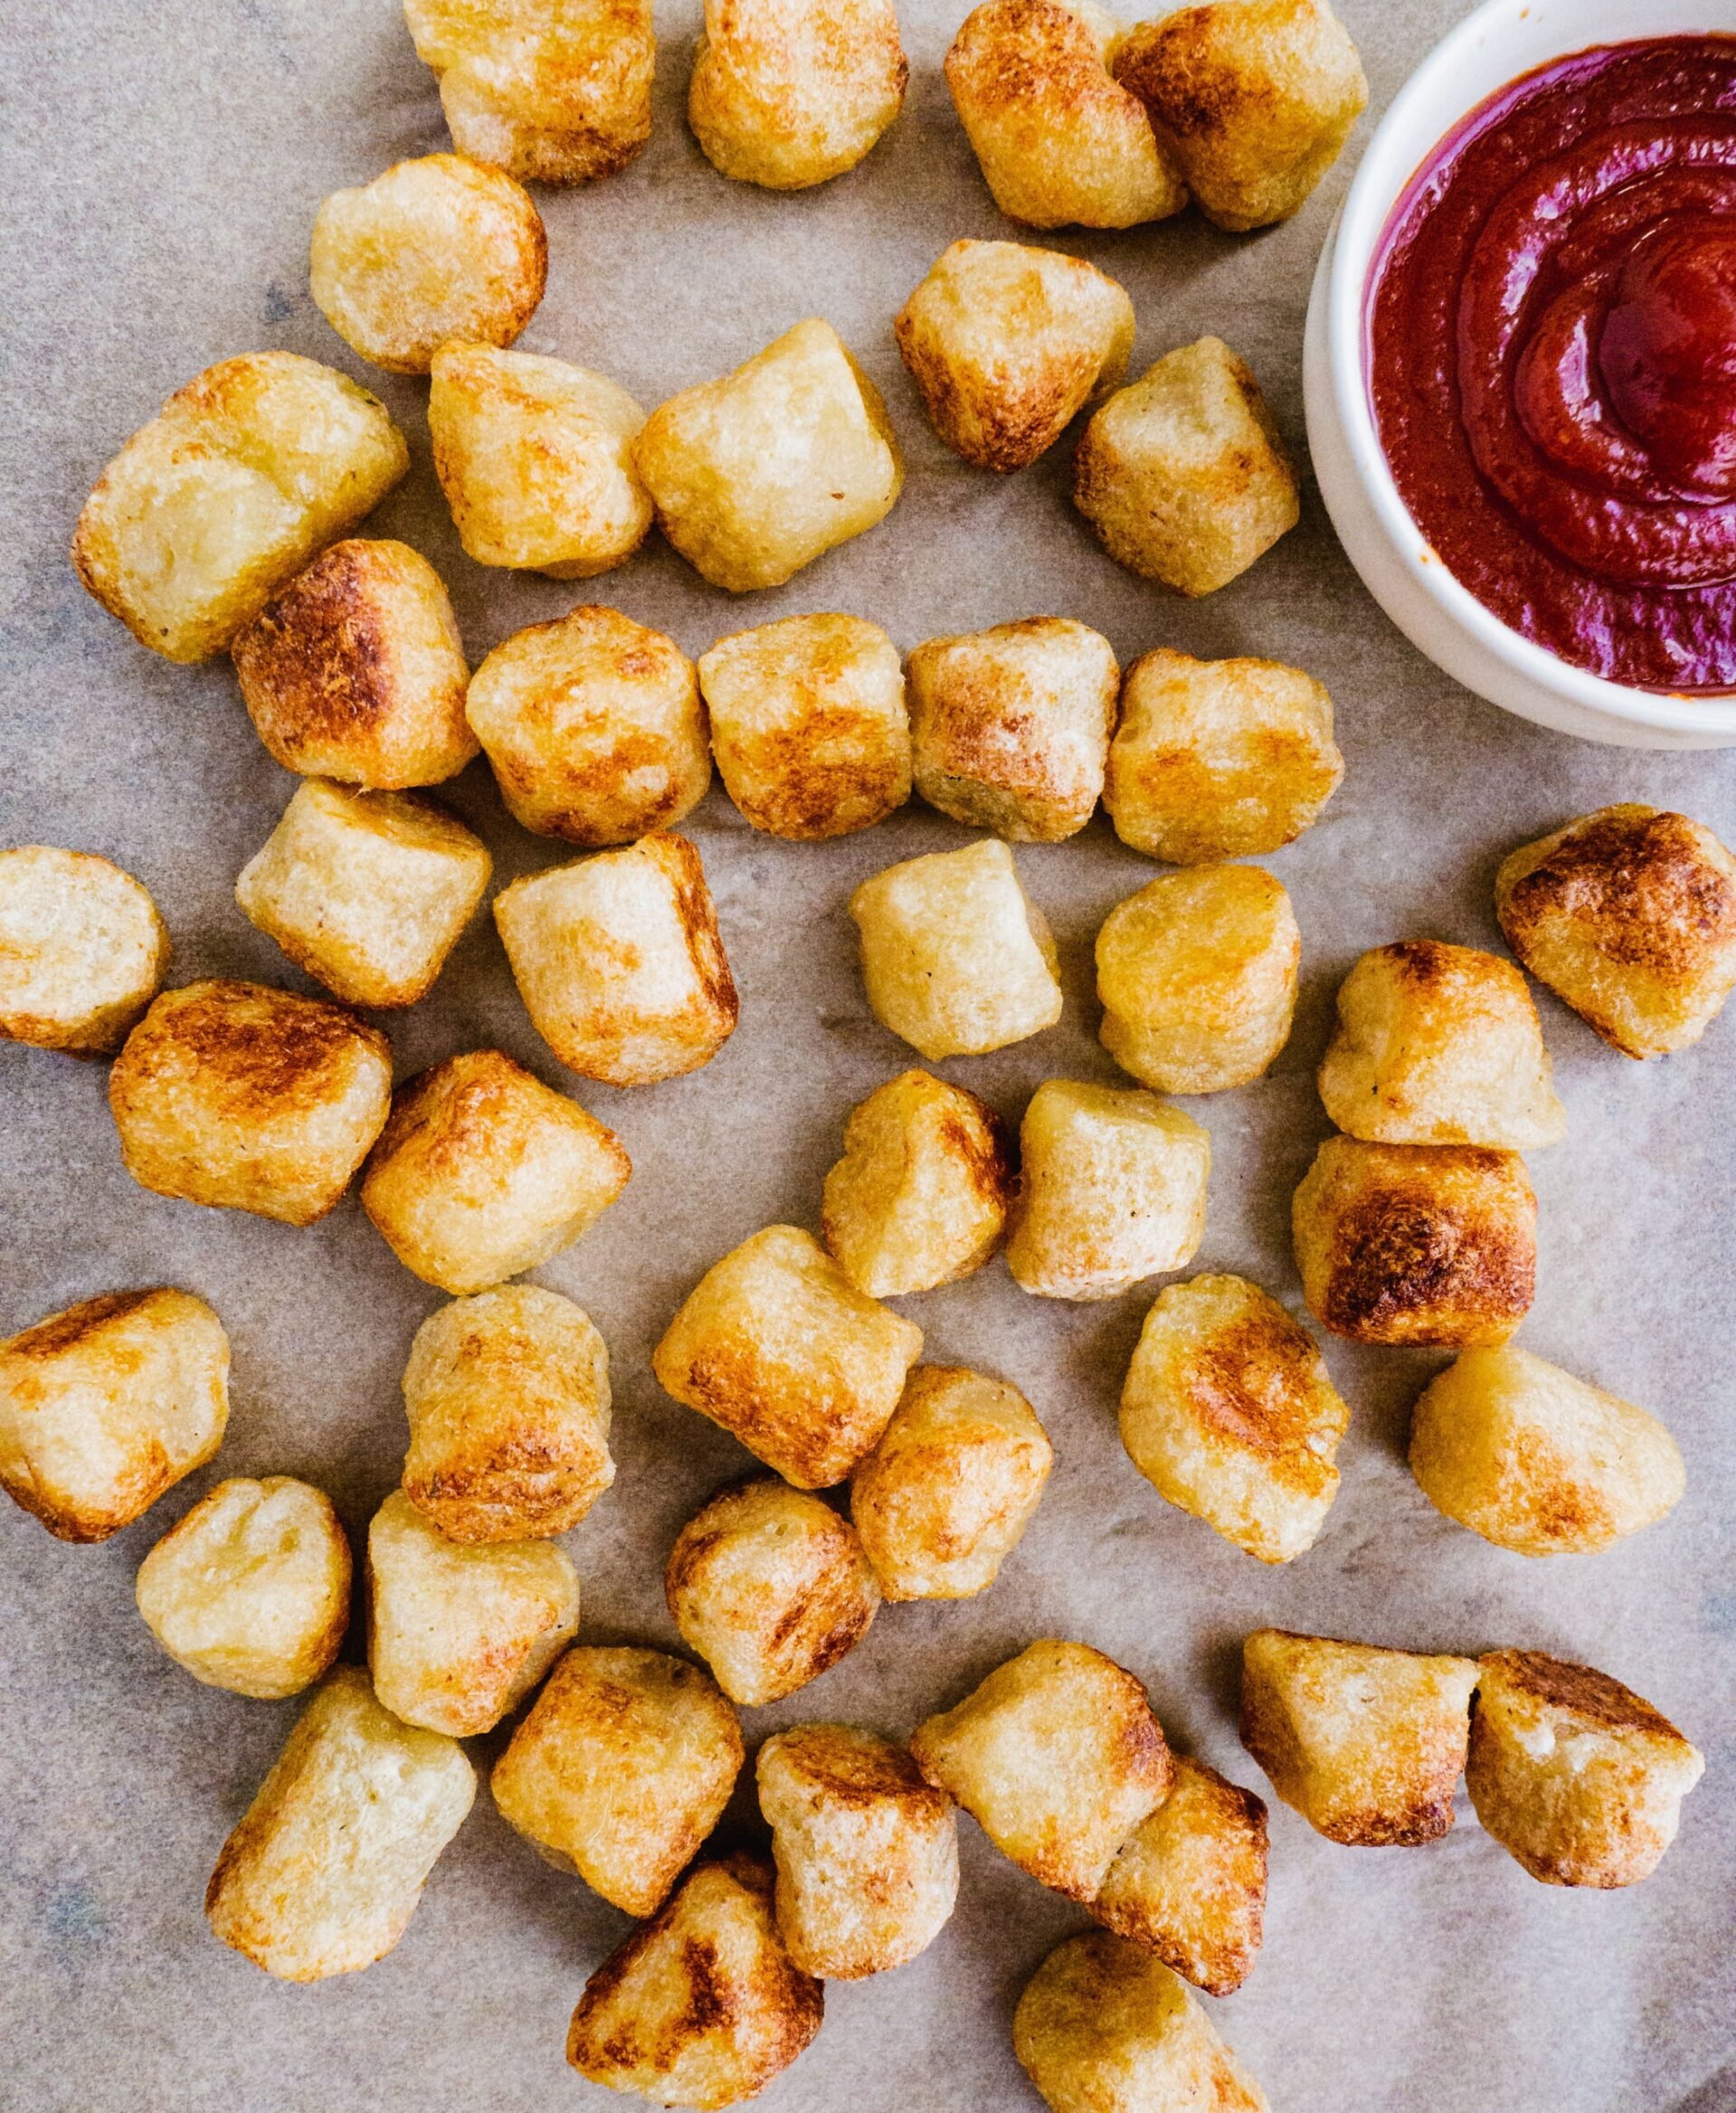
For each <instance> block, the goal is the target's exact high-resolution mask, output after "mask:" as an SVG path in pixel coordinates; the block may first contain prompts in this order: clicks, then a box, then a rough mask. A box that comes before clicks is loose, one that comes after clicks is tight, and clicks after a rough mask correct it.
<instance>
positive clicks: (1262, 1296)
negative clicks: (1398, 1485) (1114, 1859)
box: [1121, 1277, 1350, 1971]
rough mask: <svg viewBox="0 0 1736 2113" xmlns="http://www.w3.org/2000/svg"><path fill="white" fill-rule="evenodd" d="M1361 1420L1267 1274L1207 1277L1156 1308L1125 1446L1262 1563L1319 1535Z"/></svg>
mask: <svg viewBox="0 0 1736 2113" xmlns="http://www.w3.org/2000/svg"><path fill="white" fill-rule="evenodd" d="M1349 1424H1350V1410H1349V1409H1348V1408H1347V1407H1346V1406H1345V1403H1344V1400H1343V1398H1342V1396H1341V1395H1340V1394H1339V1393H1338V1391H1337V1390H1336V1389H1335V1387H1334V1385H1333V1383H1332V1380H1331V1377H1330V1375H1329V1374H1328V1373H1327V1371H1326V1360H1325V1358H1323V1357H1322V1356H1321V1354H1320V1353H1319V1351H1318V1350H1317V1349H1316V1347H1315V1344H1314V1338H1313V1337H1312V1336H1311V1335H1309V1334H1308V1332H1307V1329H1306V1328H1304V1327H1301V1326H1299V1325H1297V1323H1296V1322H1295V1321H1293V1320H1292V1319H1291V1318H1290V1316H1289V1315H1288V1314H1287V1313H1286V1312H1285V1310H1284V1308H1283V1307H1282V1306H1279V1305H1278V1301H1277V1300H1276V1299H1275V1298H1271V1297H1268V1295H1267V1294H1266V1293H1265V1292H1263V1291H1262V1290H1260V1288H1259V1286H1258V1285H1255V1284H1250V1283H1248V1282H1247V1281H1246V1280H1245V1279H1244V1278H1241V1277H1195V1278H1194V1280H1193V1281H1192V1283H1189V1284H1172V1285H1170V1286H1169V1287H1168V1288H1167V1289H1166V1290H1165V1291H1164V1292H1163V1293H1162V1294H1161V1296H1160V1297H1158V1299H1157V1302H1156V1305H1155V1306H1153V1307H1152V1309H1151V1311H1150V1312H1149V1313H1148V1314H1147V1315H1146V1325H1145V1326H1144V1328H1143V1329H1141V1331H1140V1335H1139V1346H1138V1348H1137V1350H1136V1351H1135V1352H1134V1354H1133V1363H1131V1365H1129V1366H1128V1368H1127V1383H1126V1385H1125V1386H1124V1387H1123V1388H1122V1390H1121V1442H1122V1444H1123V1445H1124V1446H1126V1448H1127V1457H1128V1458H1129V1459H1131V1460H1132V1462H1133V1464H1134V1466H1135V1467H1137V1468H1138V1470H1139V1472H1140V1473H1141V1474H1142V1475H1143V1476H1145V1477H1146V1481H1147V1482H1149V1483H1150V1484H1151V1486H1152V1487H1153V1488H1154V1489H1155V1490H1156V1492H1157V1494H1158V1495H1159V1496H1162V1497H1166V1498H1167V1499H1168V1500H1169V1502H1170V1503H1171V1504H1173V1505H1179V1506H1180V1507H1181V1509H1182V1510H1183V1511H1184V1512H1192V1513H1193V1514H1194V1517H1195V1518H1197V1519H1203V1520H1204V1521H1205V1523H1206V1524H1207V1525H1208V1526H1210V1527H1212V1530H1213V1531H1214V1532H1216V1533H1222V1535H1223V1537H1224V1539H1225V1540H1226V1541H1230V1542H1234V1544H1235V1545H1236V1546H1237V1547H1238V1548H1245V1549H1246V1550H1247V1551H1248V1552H1249V1554H1250V1555H1257V1556H1258V1557H1259V1558H1260V1561H1262V1562H1291V1561H1294V1560H1295V1559H1296V1557H1297V1556H1298V1555H1301V1554H1302V1553H1304V1552H1306V1551H1307V1549H1309V1548H1312V1547H1313V1545H1314V1543H1315V1542H1316V1539H1317V1538H1318V1536H1319V1533H1320V1529H1321V1528H1322V1527H1323V1526H1324V1525H1325V1524H1326V1514H1327V1513H1328V1512H1329V1511H1330V1510H1331V1508H1332V1500H1333V1498H1334V1497H1335V1496H1336V1495H1337V1494H1338V1470H1337V1468H1336V1467H1335V1466H1334V1465H1333V1456H1334V1455H1335V1453H1336V1452H1337V1450H1338V1441H1339V1440H1340V1439H1342V1438H1343V1437H1344V1432H1345V1430H1346V1429H1348V1427H1349ZM1174 1963H1175V1962H1174V1961H1173V1960H1172V1961H1171V1964H1172V1965H1174ZM1178 1971H1179V1969H1178Z"/></svg>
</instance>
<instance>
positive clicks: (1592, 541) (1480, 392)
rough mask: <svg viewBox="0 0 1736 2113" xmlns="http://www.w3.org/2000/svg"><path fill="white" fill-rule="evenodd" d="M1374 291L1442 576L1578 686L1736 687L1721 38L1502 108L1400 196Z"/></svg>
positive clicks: (1725, 42)
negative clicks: (1585, 681)
mask: <svg viewBox="0 0 1736 2113" xmlns="http://www.w3.org/2000/svg"><path fill="white" fill-rule="evenodd" d="M1371 285H1372V292H1371V295H1370V298H1369V304H1368V314H1367V354H1366V357H1367V371H1368V386H1369V392H1370V396H1371V399H1372V401H1373V410H1374V417H1375V420H1376V423H1377V425H1378V427H1379V429H1380V435H1381V442H1382V448H1384V450H1385V454H1386V458H1387V461H1388V463H1389V464H1390V466H1391V467H1392V475H1393V478H1394V480H1395V482H1396V483H1397V485H1398V487H1399V491H1400V494H1401V496H1402V497H1403V499H1404V502H1405V505H1407V506H1408V507H1409V509H1410V511H1411V516H1412V518H1413V519H1414V520H1415V522H1416V524H1417V526H1418V528H1419V529H1420V532H1421V533H1422V534H1423V536H1424V537H1425V538H1426V540H1427V541H1428V542H1429V545H1430V546H1431V547H1432V549H1433V551H1434V552H1435V554H1436V556H1438V557H1439V560H1440V561H1441V562H1442V563H1444V564H1445V565H1446V566H1447V567H1448V570H1449V571H1451V572H1452V573H1453V575H1454V576H1455V578H1457V579H1458V580H1459V581H1460V582H1461V583H1462V584H1463V585H1464V586H1465V587H1466V588H1467V589H1468V590H1469V591H1470V592H1471V593H1472V594H1474V595H1475V596H1476V597H1477V599H1478V600H1479V601H1480V602H1482V603H1483V604H1484V605H1485V607H1486V608H1489V609H1490V610H1492V611H1493V612H1494V614H1495V616H1497V617H1499V618H1501V620H1502V621H1503V622H1504V623H1505V624H1507V625H1508V626H1509V627H1511V628H1512V629H1514V630H1515V631H1517V632H1519V633H1520V634H1521V635H1522V636H1523V637H1527V638H1530V639H1533V640H1534V641H1535V642H1536V643H1537V644H1538V645H1540V646H1545V647H1547V648H1548V649H1549V650H1550V651H1551V652H1552V653H1554V654H1555V655H1556V656H1558V657H1560V658H1561V659H1562V660H1564V661H1568V662H1570V663H1571V664H1572V665H1575V666H1577V667H1583V668H1588V669H1590V671H1591V672H1592V673H1594V674H1600V675H1605V676H1607V677H1609V679H1610V680H1611V681H1614V682H1618V683H1626V684H1631V685H1633V686H1635V687H1637V688H1642V689H1654V690H1667V691H1696V690H1698V691H1725V690H1731V689H1736V38H1732V37H1718V36H1679V37H1659V38H1655V39H1648V40H1646V41H1643V42H1636V43H1625V44H1615V45H1609V46H1604V47H1602V48H1599V49H1598V50H1595V51H1590V52H1581V53H1580V54H1579V55H1578V56H1577V57H1575V58H1571V59H1566V60H1562V61H1558V62H1557V63H1555V64H1553V65H1551V66H1547V67H1544V68H1543V69H1542V70H1540V71H1538V72H1535V73H1532V74H1527V75H1526V76H1525V77H1524V79H1523V80H1517V81H1514V83H1513V84H1512V85H1511V86H1510V87H1508V88H1506V89H1504V90H1502V91H1501V92H1500V93H1499V94H1498V95H1496V96H1494V97H1492V98H1491V99H1490V100H1489V101H1488V102H1486V103H1485V104H1484V105H1483V106H1482V107H1481V108H1479V109H1477V110H1476V111H1474V112H1473V113H1472V114H1471V116H1470V117H1469V118H1467V119H1466V120H1465V121H1464V123H1463V124H1462V125H1461V126H1459V127H1458V129H1457V130H1456V131H1454V132H1453V133H1451V134H1450V135H1449V136H1448V137H1447V138H1446V139H1445V140H1443V141H1442V142H1441V144H1440V145H1439V146H1438V147H1437V148H1436V150H1435V152H1434V153H1433V155H1432V156H1430V157H1429V161H1428V162H1427V163H1426V164H1425V165H1424V166H1423V167H1422V169H1421V170H1420V172H1419V174H1418V175H1416V176H1415V177H1413V178H1412V180H1411V184H1410V186H1409V188H1408V189H1407V191H1406V192H1405V193H1404V195H1403V197H1402V198H1401V200H1400V201H1399V203H1398V205H1397V207H1396V208H1395V210H1394V212H1393V214H1392V220H1391V221H1390V222H1389V223H1388V226H1387V230H1386V232H1385V235H1384V237H1383V239H1382V248H1381V252H1380V255H1379V257H1378V258H1377V259H1376V262H1375V266H1374V269H1373V275H1372V279H1371Z"/></svg>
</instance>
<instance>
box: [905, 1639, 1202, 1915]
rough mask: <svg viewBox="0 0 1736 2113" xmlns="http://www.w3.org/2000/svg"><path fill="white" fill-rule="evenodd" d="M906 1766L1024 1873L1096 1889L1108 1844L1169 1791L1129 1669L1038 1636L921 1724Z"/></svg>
mask: <svg viewBox="0 0 1736 2113" xmlns="http://www.w3.org/2000/svg"><path fill="white" fill-rule="evenodd" d="M910 1751H911V1753H912V1754H914V1756H915V1757H916V1765H917V1766H918V1768H920V1769H921V1771H922V1773H923V1775H924V1776H925V1777H926V1778H928V1780H929V1782H930V1783H932V1784H934V1785H935V1786H936V1788H939V1789H942V1790H945V1791H946V1792H947V1793H948V1796H949V1797H953V1798H955V1799H957V1801H958V1803H959V1804H960V1805H962V1806H964V1808H965V1810H966V1811H967V1813H969V1814H970V1816H971V1817H972V1818H973V1819H975V1820H976V1821H977V1824H978V1825H980V1826H981V1828H982V1830H983V1832H984V1833H985V1834H986V1835H987V1836H988V1838H989V1840H990V1841H991V1842H993V1843H994V1844H995V1847H996V1848H997V1849H998V1850H1000V1852H1001V1853H1002V1854H1003V1855H1005V1856H1008V1857H1010V1858H1011V1859H1012V1861H1013V1862H1014V1863H1016V1864H1017V1865H1018V1866H1019V1868H1020V1869H1021V1870H1022V1871H1028V1872H1030V1873H1031V1875H1032V1877H1033V1878H1037V1879H1041V1880H1042V1881H1043V1884H1044V1885H1046V1886H1052V1887H1053V1889H1054V1890H1055V1891H1057V1892H1059V1893H1065V1894H1066V1895H1067V1897H1068V1899H1069V1900H1074V1901H1091V1900H1095V1899H1096V1897H1097V1892H1098V1889H1099V1886H1100V1885H1101V1884H1102V1883H1103V1879H1104V1876H1105V1873H1106V1872H1108V1870H1109V1864H1110V1863H1111V1862H1112V1860H1113V1858H1114V1856H1115V1853H1116V1851H1117V1850H1118V1848H1119V1847H1120V1846H1121V1844H1122V1843H1123V1842H1125V1841H1126V1840H1127V1836H1128V1835H1130V1834H1131V1833H1132V1832H1133V1830H1134V1828H1135V1827H1137V1825H1139V1823H1140V1821H1141V1820H1143V1819H1144V1818H1145V1817H1146V1815H1147V1814H1148V1813H1150V1812H1151V1811H1153V1810H1154V1809H1155V1808H1156V1806H1158V1805H1160V1804H1161V1803H1162V1802H1163V1800H1164V1799H1165V1797H1167V1796H1168V1794H1169V1787H1170V1779H1171V1768H1170V1759H1169V1748H1168V1747H1167V1746H1166V1745H1165V1741H1164V1734H1163V1730H1162V1728H1161V1726H1160V1725H1159V1724H1158V1722H1157V1720H1156V1717H1154V1716H1153V1715H1152V1713H1151V1704H1150V1703H1149V1702H1148V1701H1147V1700H1146V1691H1145V1689H1144V1688H1143V1687H1142V1686H1141V1685H1140V1684H1139V1683H1138V1681H1137V1680H1136V1679H1135V1678H1134V1676H1133V1674H1131V1673H1127V1672H1125V1671H1124V1670H1123V1669H1122V1668H1121V1667H1120V1666H1119V1665H1117V1664H1116V1663H1115V1662H1114V1660H1113V1659H1111V1658H1106V1657H1105V1656H1104V1655H1103V1654H1102V1652H1101V1651H1094V1650H1092V1649H1091V1648H1090V1646H1089V1645H1086V1644H1069V1643H1057V1642H1054V1641H1052V1640H1048V1639H1045V1640H1044V1641H1043V1642H1041V1643H1035V1644H1032V1645H1031V1646H1028V1648H1026V1649H1025V1650H1023V1651H1021V1652H1020V1653H1019V1655H1017V1657H1015V1658H1009V1659H1008V1660H1007V1661H1006V1663H1005V1665H999V1666H997V1667H996V1668H995V1671H994V1672H993V1673H991V1674H989V1675H988V1677H987V1679H986V1680H985V1681H983V1682H982V1684H980V1685H979V1686H978V1687H977V1689H976V1691H975V1692H974V1693H971V1694H968V1695H967V1696H966V1697H965V1699H964V1701H963V1702H962V1703H959V1704H958V1707H957V1708H956V1709H952V1710H948V1711H946V1712H943V1713H942V1714H941V1715H939V1716H935V1717H930V1718H929V1719H928V1720H927V1722H925V1723H921V1724H919V1725H918V1726H917V1728H916V1731H915V1734H914V1735H913V1737H912V1738H911V1740H910Z"/></svg>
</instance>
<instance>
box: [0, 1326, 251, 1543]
mask: <svg viewBox="0 0 1736 2113" xmlns="http://www.w3.org/2000/svg"><path fill="white" fill-rule="evenodd" d="M228 1420H229V1338H228V1336H227V1335H224V1333H223V1325H222V1322H221V1321H220V1320H219V1319H218V1318H217V1316H216V1315H215V1314H214V1313H212V1310H211V1308H210V1307H209V1306H207V1305H206V1304H205V1303H204V1301H203V1299H200V1298H194V1297H193V1295H192V1294H191V1293H190V1292H186V1291H170V1290H156V1291H111V1292H108V1293H105V1294H104V1295H103V1296H102V1297H99V1298H87V1299H83V1300H81V1301H80V1304H79V1305H77V1306H68V1307H67V1309H66V1311H65V1312H64V1313H58V1314H50V1315H49V1316H48V1317H47V1319H45V1320H41V1321H38V1322H36V1323H35V1325H33V1326H32V1327H28V1328H24V1329H23V1330H21V1331H20V1333H19V1334H17V1335H12V1336H8V1337H7V1339H6V1340H5V1342H4V1343H0V1488H4V1489H5V1493H6V1495H8V1496H9V1497H11V1498H12V1500H13V1502H14V1504H17V1505H22V1506H23V1508H24V1510H25V1511H27V1512H30V1513H32V1514H34V1516H35V1517H37V1518H39V1519H40V1520H41V1521H42V1523H43V1525H44V1526H46V1527H47V1528H48V1530H49V1532H50V1533H52V1534H53V1535H54V1536H55V1538H56V1539H57V1540H60V1541H106V1540H107V1539H108V1538H109V1534H111V1533H118V1531H119V1530H120V1528H121V1527H122V1526H126V1525H130V1524H131V1523H132V1522H133V1520H135V1519H136V1518H137V1517H138V1515H139V1514H140V1513H141V1512H145V1511H147V1510H148V1509H149V1508H150V1506H151V1505H154V1504H155V1503H156V1500H157V1498H158V1497H159V1496H161V1495H163V1492H164V1491H165V1489H172V1488H173V1487H174V1486H175V1484H176V1483H177V1482H179V1481H180V1479H181V1477H182V1476H184V1475H186V1474H190V1473H191V1472H192V1470H193V1468H194V1467H203V1465H204V1463H205V1462H206V1461H207V1460H208V1459H210V1457H212V1454H213V1453H214V1452H215V1451H216V1450H217V1448H218V1446H219V1444H220V1443H221V1442H222V1435H223V1426H224V1424H225V1423H226V1422H227V1421H228Z"/></svg>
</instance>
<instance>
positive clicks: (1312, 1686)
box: [1241, 1628, 1477, 1849]
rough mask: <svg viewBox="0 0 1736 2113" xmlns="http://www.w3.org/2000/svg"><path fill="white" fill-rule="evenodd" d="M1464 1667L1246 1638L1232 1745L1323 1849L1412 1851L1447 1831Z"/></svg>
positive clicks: (1464, 1729) (1319, 1640)
mask: <svg viewBox="0 0 1736 2113" xmlns="http://www.w3.org/2000/svg"><path fill="white" fill-rule="evenodd" d="M1476 1685H1477V1661H1476V1659H1474V1658H1451V1657H1439V1656H1437V1657H1424V1656H1419V1655H1416V1654H1415V1653H1413V1652H1410V1651H1389V1650H1384V1649H1382V1648H1381V1647H1380V1646H1377V1645H1374V1644H1346V1643H1340V1642H1338V1641H1336V1640H1335V1638H1333V1637H1308V1636H1297V1635H1295V1634H1293V1633H1292V1632H1291V1631H1290V1630H1288V1629H1281V1628H1261V1629H1256V1630H1255V1631H1254V1632H1253V1634H1252V1635H1251V1636H1250V1637H1248V1638H1247V1639H1246V1641H1245V1642H1244V1644H1243V1646H1242V1667H1241V1743H1242V1744H1243V1745H1244V1746H1245V1747H1246V1748H1247V1749H1248V1750H1249V1752H1250V1754H1252V1755H1253V1757H1254V1759H1256V1760H1257V1761H1258V1762H1259V1763H1260V1767H1261V1768H1262V1769H1265V1771H1266V1773H1267V1775H1268V1776H1269V1777H1270V1778H1271V1784H1272V1788H1273V1789H1274V1790H1276V1791H1277V1792H1278V1796H1279V1797H1281V1798H1282V1799H1283V1800H1284V1802H1285V1804H1286V1805H1288V1806H1292V1807H1293V1808H1294V1809H1295V1810H1296V1811H1297V1812H1299V1813H1300V1814H1301V1815H1302V1816H1303V1818H1304V1819H1305V1820H1307V1823H1308V1825H1310V1826H1311V1827H1313V1828H1315V1829H1316V1831H1317V1832H1318V1833H1320V1834H1323V1835H1326V1838H1327V1840H1328V1841H1332V1842H1344V1843H1346V1844H1349V1845H1350V1846H1351V1847H1353V1848H1371V1849H1383V1848H1410V1847H1413V1846H1414V1845H1416V1844H1419V1843H1422V1842H1433V1841H1436V1840H1438V1839H1439V1837H1440V1836H1441V1835H1444V1834H1446V1833H1447V1832H1448V1830H1449V1828H1450V1827H1451V1826H1452V1824H1453V1794H1454V1792H1455V1791H1456V1790H1457V1788H1458V1778H1459V1777H1460V1775H1461V1774H1462V1773H1463V1772H1464V1768H1465V1750H1466V1743H1467V1740H1468V1739H1469V1737H1470V1719H1469V1714H1468V1712H1469V1710H1470V1703H1471V1691H1472V1689H1473V1688H1475V1687H1476Z"/></svg>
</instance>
